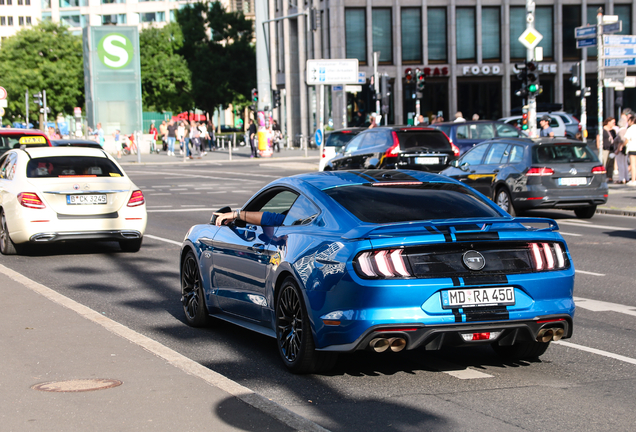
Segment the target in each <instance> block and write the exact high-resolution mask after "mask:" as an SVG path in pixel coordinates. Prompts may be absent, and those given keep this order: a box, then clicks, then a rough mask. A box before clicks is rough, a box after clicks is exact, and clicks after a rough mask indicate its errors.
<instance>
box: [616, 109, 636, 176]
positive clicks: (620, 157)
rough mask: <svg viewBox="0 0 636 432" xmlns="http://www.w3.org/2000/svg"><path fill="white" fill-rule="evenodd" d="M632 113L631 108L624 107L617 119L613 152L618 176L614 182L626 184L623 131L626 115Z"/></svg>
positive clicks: (626, 167)
mask: <svg viewBox="0 0 636 432" xmlns="http://www.w3.org/2000/svg"><path fill="white" fill-rule="evenodd" d="M631 113H632V110H631V109H629V108H625V109H624V110H623V112H622V113H621V117H620V119H618V132H617V133H616V138H614V154H615V155H616V157H615V161H616V162H615V163H616V169H617V170H618V178H617V179H616V183H619V184H626V183H627V181H628V180H629V166H628V164H627V152H626V146H625V133H626V132H627V127H628V126H629V124H628V123H627V116H628V115H629V114H631Z"/></svg>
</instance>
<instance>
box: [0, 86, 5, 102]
mask: <svg viewBox="0 0 636 432" xmlns="http://www.w3.org/2000/svg"><path fill="white" fill-rule="evenodd" d="M6 98H7V91H6V90H5V89H4V87H0V100H2V99H6Z"/></svg>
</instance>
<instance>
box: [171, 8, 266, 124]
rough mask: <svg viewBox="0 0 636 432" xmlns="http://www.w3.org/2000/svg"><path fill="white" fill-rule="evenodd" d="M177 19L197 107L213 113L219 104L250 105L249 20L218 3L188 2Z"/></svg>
mask: <svg viewBox="0 0 636 432" xmlns="http://www.w3.org/2000/svg"><path fill="white" fill-rule="evenodd" d="M177 21H178V23H179V25H180V26H181V29H182V31H183V38H184V43H183V47H182V48H181V49H180V50H179V52H180V53H181V54H182V55H183V57H184V58H185V59H186V61H187V63H188V67H189V68H190V71H191V72H192V88H193V89H194V91H193V100H194V103H195V105H196V106H197V108H200V109H203V110H205V111H207V112H213V111H214V109H215V108H217V107H218V106H219V105H221V106H223V107H227V106H228V105H229V104H233V105H235V106H237V107H241V106H247V105H249V104H250V101H249V97H250V90H251V89H252V88H253V87H256V52H255V50H254V46H253V45H252V36H253V28H252V26H253V24H252V22H251V21H250V20H247V19H245V16H244V15H243V14H242V13H240V12H227V11H225V9H224V8H223V6H222V5H221V3H220V2H209V3H191V4H187V5H186V6H185V7H183V8H182V9H181V10H179V11H178V12H177ZM208 30H209V31H208Z"/></svg>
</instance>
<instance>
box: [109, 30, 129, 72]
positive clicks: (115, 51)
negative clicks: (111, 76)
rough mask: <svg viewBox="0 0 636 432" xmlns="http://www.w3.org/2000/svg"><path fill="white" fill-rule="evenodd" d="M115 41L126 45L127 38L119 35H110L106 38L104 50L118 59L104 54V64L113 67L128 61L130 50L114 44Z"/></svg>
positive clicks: (118, 66)
mask: <svg viewBox="0 0 636 432" xmlns="http://www.w3.org/2000/svg"><path fill="white" fill-rule="evenodd" d="M113 42H119V44H121V45H123V46H126V42H127V40H126V38H125V37H123V36H118V35H110V36H106V37H105V38H104V51H106V53H107V54H108V55H110V56H112V57H117V58H118V60H116V61H113V60H111V59H109V58H108V57H106V56H104V64H105V65H106V66H109V67H112V68H120V67H122V66H124V65H126V63H128V51H126V49H125V48H124V47H122V46H117V45H113Z"/></svg>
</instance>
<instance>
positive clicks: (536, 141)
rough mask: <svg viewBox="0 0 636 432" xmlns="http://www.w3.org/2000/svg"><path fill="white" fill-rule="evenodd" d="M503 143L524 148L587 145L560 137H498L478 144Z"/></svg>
mask: <svg viewBox="0 0 636 432" xmlns="http://www.w3.org/2000/svg"><path fill="white" fill-rule="evenodd" d="M501 141H504V142H506V143H514V144H520V145H525V146H531V145H554V144H573V145H574V144H578V145H580V144H584V145H587V143H584V142H583V141H578V140H573V139H567V138H561V137H557V138H551V137H540V138H521V137H510V138H505V137H500V138H493V139H489V140H487V141H484V142H483V143H480V144H486V143H496V142H501Z"/></svg>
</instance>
